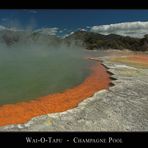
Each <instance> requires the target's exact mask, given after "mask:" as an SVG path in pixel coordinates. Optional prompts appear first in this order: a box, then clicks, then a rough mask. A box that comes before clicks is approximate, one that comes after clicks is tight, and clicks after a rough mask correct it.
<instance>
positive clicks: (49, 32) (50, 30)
mask: <svg viewBox="0 0 148 148" xmlns="http://www.w3.org/2000/svg"><path fill="white" fill-rule="evenodd" d="M58 30H59V28H57V27H53V28H42V29H38V30H35V31H36V32H41V33H43V34H46V35H56V34H57V32H58Z"/></svg>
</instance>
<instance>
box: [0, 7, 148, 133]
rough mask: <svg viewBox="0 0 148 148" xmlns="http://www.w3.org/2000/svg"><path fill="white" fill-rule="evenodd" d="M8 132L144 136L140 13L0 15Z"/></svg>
mask: <svg viewBox="0 0 148 148" xmlns="http://www.w3.org/2000/svg"><path fill="white" fill-rule="evenodd" d="M10 131H11V132H12V131H15V132H22V131H23V132H24V131H25V132H32V131H44V132H46V131H47V132H51V131H52V132H61V131H63V132H65V131H66V132H67V131H74V132H75V131H76V132H79V131H80V132H84V131H85V132H88V131H93V132H94V131H95V132H119V131H120V132H137V131H145V132H146V131H148V10H136V9H134V10H130V9H125V10H124V9H123V10H120V9H117V10H115V9H114V10H112V9H78V10H76V9H0V132H10Z"/></svg>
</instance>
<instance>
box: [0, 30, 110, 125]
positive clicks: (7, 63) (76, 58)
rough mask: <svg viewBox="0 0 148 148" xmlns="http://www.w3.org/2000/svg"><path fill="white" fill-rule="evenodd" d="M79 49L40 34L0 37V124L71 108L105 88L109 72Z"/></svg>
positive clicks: (83, 50) (3, 34)
mask: <svg viewBox="0 0 148 148" xmlns="http://www.w3.org/2000/svg"><path fill="white" fill-rule="evenodd" d="M86 56H88V55H87V54H86V52H85V49H82V47H78V46H74V44H67V43H65V42H63V41H62V40H60V39H58V38H56V37H53V36H47V35H42V34H40V33H28V32H25V33H24V32H11V31H4V32H3V33H1V36H0V126H3V125H8V124H18V123H24V122H26V121H28V120H30V119H31V118H32V117H35V116H39V115H43V114H47V113H53V112H62V111H65V110H68V109H70V108H73V107H76V106H77V105H78V103H79V102H81V101H82V100H84V99H86V98H88V97H90V96H92V95H93V94H94V93H95V92H96V91H98V90H100V89H104V88H108V85H109V75H108V73H107V72H106V69H105V68H104V67H103V66H102V65H101V64H100V63H99V62H98V61H93V60H88V59H87V58H86Z"/></svg>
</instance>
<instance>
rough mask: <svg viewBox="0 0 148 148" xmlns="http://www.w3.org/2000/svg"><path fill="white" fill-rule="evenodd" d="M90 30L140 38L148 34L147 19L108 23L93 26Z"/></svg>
mask: <svg viewBox="0 0 148 148" xmlns="http://www.w3.org/2000/svg"><path fill="white" fill-rule="evenodd" d="M90 31H92V32H97V33H100V34H105V35H107V34H118V35H123V36H131V37H139V38H142V37H143V36H144V35H145V34H148V21H147V22H140V21H137V22H125V23H117V24H110V25H100V26H93V27H91V28H90Z"/></svg>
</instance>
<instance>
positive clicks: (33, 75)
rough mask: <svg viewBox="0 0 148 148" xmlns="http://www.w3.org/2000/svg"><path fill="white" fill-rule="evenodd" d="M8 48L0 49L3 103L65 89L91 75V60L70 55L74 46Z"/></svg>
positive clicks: (0, 98) (0, 102)
mask: <svg viewBox="0 0 148 148" xmlns="http://www.w3.org/2000/svg"><path fill="white" fill-rule="evenodd" d="M26 48H27V47H26ZM6 50H7V51H4V50H3V51H0V52H1V54H0V104H1V105H2V104H10V103H17V102H21V101H28V100H31V99H34V98H38V97H40V96H46V95H48V94H51V93H57V92H62V91H64V90H65V89H68V88H71V87H73V86H76V85H78V84H80V83H82V81H83V80H84V79H85V77H86V76H87V75H88V74H89V66H88V64H89V63H88V61H87V60H84V59H82V58H80V56H78V57H75V55H70V52H71V49H69V50H70V51H66V50H64V51H63V50H61V49H58V50H59V51H54V50H57V49H52V48H51V47H50V48H49V49H48V48H47V47H46V49H44V48H43V49H38V48H36V49H31V50H29V49H20V50H16V49H14V50H13V49H6ZM67 50H68V49H67ZM73 50H75V49H73ZM6 52H7V53H6ZM64 54H65V55H64ZM72 54H73V52H72Z"/></svg>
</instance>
